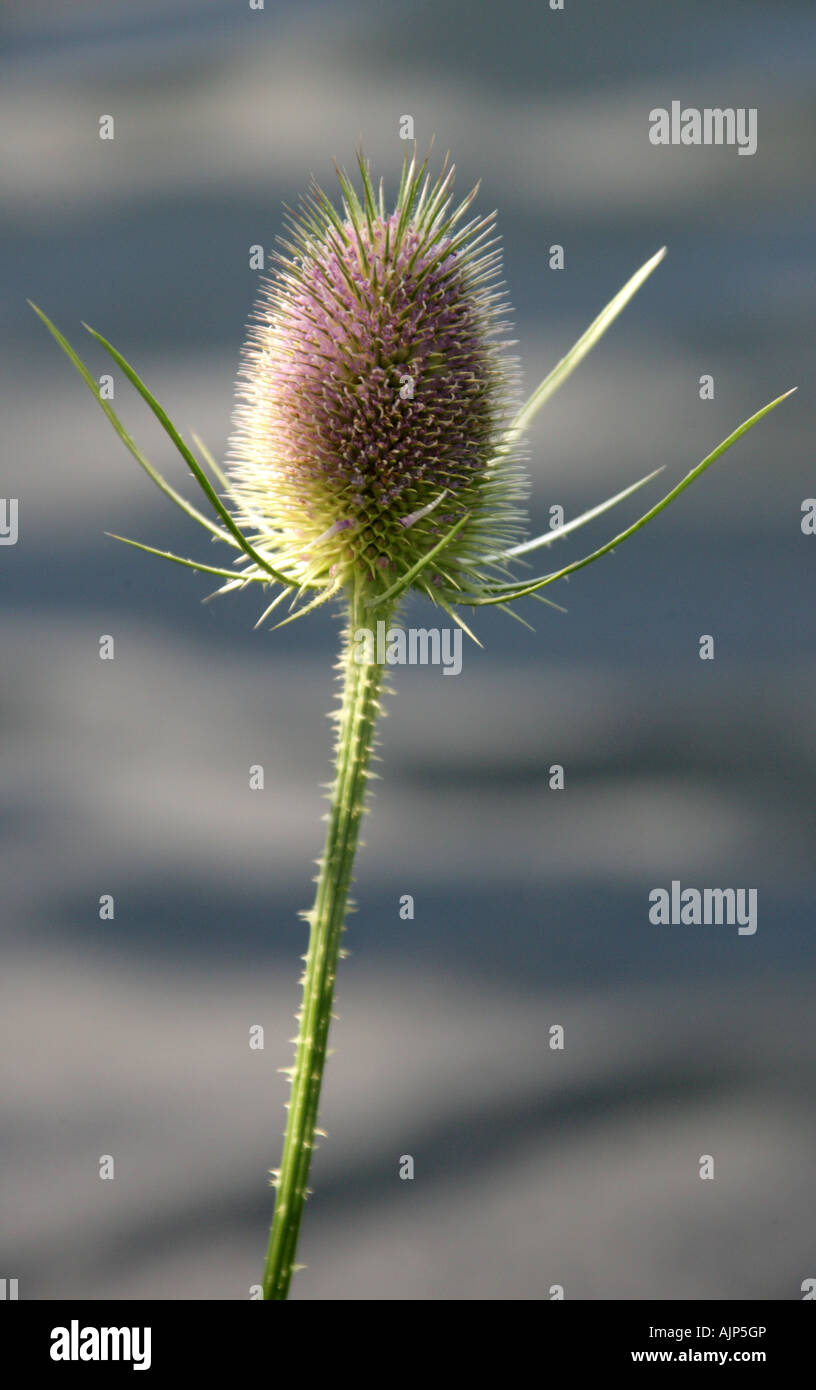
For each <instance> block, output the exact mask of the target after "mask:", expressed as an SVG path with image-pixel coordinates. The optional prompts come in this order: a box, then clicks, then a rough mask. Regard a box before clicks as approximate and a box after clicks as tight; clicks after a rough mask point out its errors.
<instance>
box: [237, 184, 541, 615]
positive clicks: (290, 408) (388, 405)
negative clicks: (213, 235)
mask: <svg viewBox="0 0 816 1390" xmlns="http://www.w3.org/2000/svg"><path fill="white" fill-rule="evenodd" d="M359 167H360V173H361V178H362V201H361V200H360V198H359V197H358V195H357V193H356V191H355V190H354V188H353V186H352V185H351V183H350V182H349V180H348V179H347V178H346V176H345V175H344V174H343V173H341V172H340V171H338V177H339V180H340V185H341V189H342V193H343V202H342V211H340V212H338V211H337V210H336V209H335V208H334V207H333V206H332V204H331V203H330V201H329V199H328V198H327V197H326V195H325V194H324V193H323V192H322V191H321V190H320V188H319V187H318V186H317V185H314V186H313V189H312V192H311V194H310V195H309V197H307V198H306V199H305V200H303V202H302V205H301V210H300V213H299V215H297V216H294V215H293V216H292V218H291V219H290V230H291V238H290V239H289V240H286V241H283V242H282V246H283V253H282V254H278V255H277V256H276V258H275V259H276V263H277V274H276V276H275V278H274V279H272V280H271V281H268V282H265V284H264V287H263V289H262V292H261V296H260V299H259V302H258V304H257V306H256V311H255V315H254V323H253V325H252V327H251V329H250V333H249V338H248V342H247V344H246V347H245V349H244V353H243V358H242V365H241V371H240V377H239V385H238V405H237V407H236V412H235V419H234V433H233V437H232V440H231V446H230V455H229V470H228V471H229V474H230V482H231V487H232V495H233V499H234V501H235V503H236V505H237V508H238V517H237V519H238V520H239V522H240V523H241V525H242V527H243V529H244V531H245V533H246V534H248V535H250V536H251V537H252V541H253V544H254V546H255V547H256V549H257V550H258V551H260V552H261V554H263V555H264V556H265V558H267V559H268V561H269V563H270V564H272V565H273V566H274V567H275V568H276V569H277V570H279V571H284V572H285V573H286V574H287V576H289V577H290V578H292V579H295V580H296V581H298V583H302V584H305V585H308V586H310V587H316V588H318V589H321V588H322V589H325V590H330V591H331V592H335V591H338V590H339V589H341V588H350V587H351V586H356V587H362V589H363V590H364V591H366V592H368V593H369V594H371V595H373V596H375V597H376V595H377V594H379V593H384V592H385V591H386V590H388V589H390V588H391V587H392V586H393V585H394V584H395V582H397V581H399V580H400V579H401V578H402V577H403V576H404V575H406V574H407V572H408V571H409V570H411V569H412V567H413V566H415V565H417V564H418V563H419V562H421V561H422V560H423V559H424V558H425V557H426V556H427V555H428V553H429V552H430V551H431V550H432V549H433V548H434V546H437V545H438V544H439V542H440V541H441V540H443V539H444V538H445V537H446V536H447V535H448V533H450V532H451V531H452V530H453V528H454V527H456V525H457V523H461V526H460V529H459V530H458V531H456V533H455V535H453V536H452V537H451V540H450V543H446V544H445V545H444V546H443V547H442V548H441V549H440V551H439V553H438V558H437V557H434V559H433V561H432V562H430V563H429V564H428V565H427V566H426V567H424V568H423V569H422V571H421V573H419V574H418V576H417V580H416V587H417V588H420V589H421V590H422V591H423V592H425V593H427V594H428V595H429V596H430V597H432V598H438V599H440V600H441V599H443V597H444V596H445V595H448V597H450V599H451V600H452V601H456V598H457V597H458V596H459V595H460V594H461V593H462V590H463V586H464V587H465V588H466V587H467V586H468V585H469V584H471V585H472V584H475V583H478V578H477V571H478V570H479V567H480V565H481V566H483V565H484V564H485V563H487V557H488V556H489V555H490V554H491V553H493V552H496V551H497V550H500V549H502V548H505V547H506V546H507V545H508V544H512V543H513V541H515V540H516V539H517V538H518V533H519V531H520V528H521V523H522V516H521V512H520V509H519V501H520V499H521V497H522V496H523V494H524V491H525V485H524V482H523V478H522V474H521V471H520V469H519V466H518V456H517V454H516V453H515V450H514V448H513V445H512V443H511V439H510V436H509V433H508V432H509V426H510V422H511V419H512V417H513V415H514V413H515V410H516V408H517V404H518V400H517V387H518V374H517V364H516V361H515V359H514V358H513V357H512V356H511V355H510V353H509V350H508V349H509V347H510V346H511V344H510V343H509V342H508V341H507V337H506V333H507V328H508V325H507V322H506V317H505V313H506V305H505V301H504V298H503V295H502V293H501V290H500V286H499V285H498V284H497V276H498V273H499V268H500V256H499V251H498V249H497V242H496V240H495V238H493V237H492V230H493V216H492V215H490V216H488V217H485V218H482V219H481V220H475V221H471V222H468V223H467V224H465V225H463V224H462V218H463V215H464V213H465V212H466V210H467V209H468V207H469V206H470V204H471V202H472V200H473V198H474V196H475V193H476V190H475V189H474V191H473V193H471V195H470V196H469V197H468V198H466V199H465V201H464V202H463V203H461V204H460V205H459V206H458V207H456V208H455V209H452V206H451V205H452V198H451V188H452V181H453V168H452V167H451V168H450V169H447V170H446V169H444V168H443V171H442V173H441V175H440V177H439V179H438V180H437V181H436V183H434V184H431V182H430V178H429V176H428V175H427V174H426V173H425V165H423V166H422V168H420V169H417V165H416V158H415V157H414V158H413V159H412V160H410V161H408V160H406V163H405V165H404V167H403V172H402V179H401V184H400V190H399V194H398V197H397V201H396V206H395V208H394V210H393V212H390V213H387V212H386V211H385V206H384V198H383V188H382V183H380V186H379V189H378V191H377V192H376V193H375V190H374V187H373V185H372V182H371V177H370V174H369V170H368V166H367V164H366V163H365V161H364V160H363V159H362V157H360V159H359Z"/></svg>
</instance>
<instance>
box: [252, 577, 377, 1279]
mask: <svg viewBox="0 0 816 1390" xmlns="http://www.w3.org/2000/svg"><path fill="white" fill-rule="evenodd" d="M378 619H379V620H380V621H382V620H385V622H386V629H387V624H388V619H389V613H388V612H384V611H383V610H376V609H370V608H369V609H364V607H363V602H362V599H361V598H359V597H357V596H355V597H354V598H353V599H352V600H351V602H350V603H349V624H348V628H347V629H346V631H345V633H344V635H343V650H342V654H341V659H340V670H341V671H342V673H343V695H342V703H341V706H340V710H339V712H338V714H337V715H335V716H334V717H335V718H336V719H337V720H338V727H337V742H336V747H335V779H334V782H333V783H332V788H331V810H330V812H329V823H328V829H327V832H326V843H325V848H324V851H323V856H322V858H321V860H320V861H319V863H320V873H319V875H318V879H317V893H316V896H315V903H314V907H313V908H312V910H311V912H309V913H307V914H305V916H306V920H307V921H308V922H309V949H308V952H307V954H306V965H305V969H304V972H303V979H302V984H303V1002H302V1006H301V1011H300V1014H299V1015H298V1018H299V1021H300V1029H299V1033H298V1040H297V1051H296V1053H295V1064H294V1066H293V1067H292V1068H291V1078H292V1089H291V1094H290V1097H289V1105H288V1111H289V1114H288V1119H287V1123H286V1137H285V1139H284V1144H283V1157H282V1159H281V1166H280V1170H279V1172H278V1174H277V1177H276V1181H275V1186H276V1188H277V1197H276V1200H275V1213H274V1217H273V1221H272V1230H271V1232H270V1236H269V1248H268V1250H267V1255H266V1266H265V1269H264V1279H263V1295H264V1298H265V1299H277V1300H282V1299H285V1298H286V1296H287V1294H288V1291H289V1284H290V1281H291V1278H292V1272H293V1268H294V1264H295V1253H296V1249H297V1240H298V1232H299V1230H300V1223H301V1219H302V1216H303V1207H304V1203H305V1201H306V1194H307V1191H308V1188H307V1182H308V1178H309V1165H310V1162H311V1157H312V1149H313V1148H314V1138H315V1128H316V1125H317V1109H318V1105H319V1102H320V1088H321V1084H322V1080H323V1068H324V1065H325V1061H326V1047H327V1042H328V1035H329V1024H330V1021H331V1011H332V1001H333V997H334V981H335V976H336V974H337V962H338V959H339V956H340V941H341V937H342V934H343V924H344V921H345V917H346V909H347V905H348V895H349V888H350V886H351V878H352V870H353V867H354V856H355V853H356V850H357V840H358V836H359V830H360V819H361V817H362V813H363V803H364V800H365V790H366V782H367V779H368V775H369V773H368V765H369V762H370V760H371V749H372V744H373V740H374V728H375V725H376V721H377V715H378V713H379V709H380V706H379V694H380V687H381V684H382V673H383V668H382V666H378V665H377V664H376V663H364V662H358V661H356V660H355V659H354V650H355V649H354V644H353V635H354V632H355V631H356V630H357V629H358V627H363V626H365V627H368V628H370V629H372V630H373V631H374V632H375V633H376V630H377V628H376V624H377V620H378Z"/></svg>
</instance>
